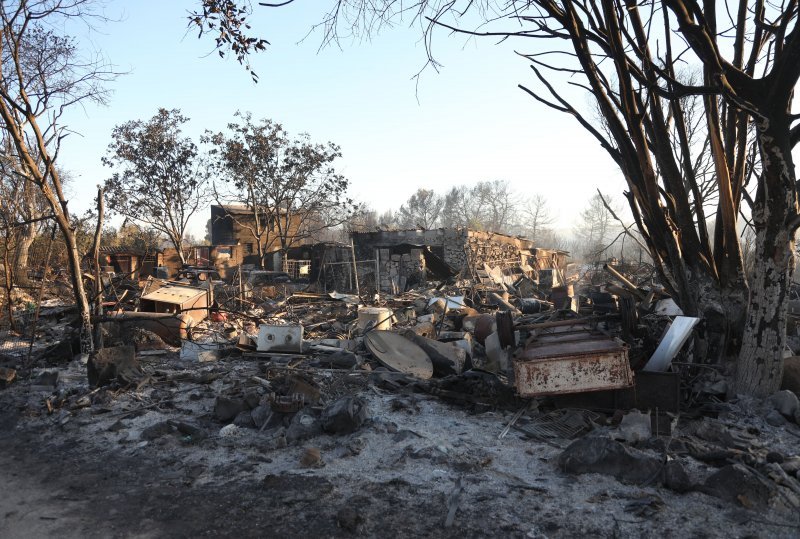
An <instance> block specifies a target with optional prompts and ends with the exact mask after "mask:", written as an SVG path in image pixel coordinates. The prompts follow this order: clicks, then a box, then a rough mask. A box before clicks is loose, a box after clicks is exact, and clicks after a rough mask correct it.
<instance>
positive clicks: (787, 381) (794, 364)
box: [781, 356, 800, 395]
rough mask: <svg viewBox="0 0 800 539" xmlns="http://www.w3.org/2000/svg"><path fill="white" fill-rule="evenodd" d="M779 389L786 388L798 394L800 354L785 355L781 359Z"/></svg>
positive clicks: (799, 391) (799, 389) (799, 386)
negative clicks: (781, 375)
mask: <svg viewBox="0 0 800 539" xmlns="http://www.w3.org/2000/svg"><path fill="white" fill-rule="evenodd" d="M781 389H788V390H789V391H792V392H793V393H794V394H795V395H800V356H792V357H787V358H786V359H784V360H783V382H782V383H781Z"/></svg>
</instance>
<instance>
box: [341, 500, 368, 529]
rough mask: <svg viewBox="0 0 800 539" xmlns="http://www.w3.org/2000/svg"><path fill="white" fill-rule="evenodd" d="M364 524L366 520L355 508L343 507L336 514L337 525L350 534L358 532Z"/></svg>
mask: <svg viewBox="0 0 800 539" xmlns="http://www.w3.org/2000/svg"><path fill="white" fill-rule="evenodd" d="M363 523H364V518H363V517H362V516H361V513H359V512H358V511H357V510H356V509H354V508H353V507H350V506H348V507H342V508H341V509H339V511H338V512H337V513H336V525H337V526H338V527H340V528H342V529H344V530H347V531H349V532H355V531H357V530H358V527H359V525H361V524H363Z"/></svg>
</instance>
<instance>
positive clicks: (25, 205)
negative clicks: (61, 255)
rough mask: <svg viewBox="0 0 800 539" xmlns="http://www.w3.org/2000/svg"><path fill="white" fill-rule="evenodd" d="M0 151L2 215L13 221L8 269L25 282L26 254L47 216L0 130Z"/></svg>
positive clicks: (16, 280) (18, 281) (19, 282)
mask: <svg viewBox="0 0 800 539" xmlns="http://www.w3.org/2000/svg"><path fill="white" fill-rule="evenodd" d="M0 138H2V142H0V145H2V148H3V150H2V153H1V154H0V184H2V187H1V189H2V191H3V195H2V196H3V199H4V200H5V204H4V206H5V207H4V211H5V212H9V211H13V215H11V214H8V213H7V214H6V218H7V219H8V220H10V221H12V222H13V230H10V231H9V233H11V234H12V236H13V238H14V242H13V243H14V250H13V253H11V259H12V262H11V266H10V267H9V270H10V271H11V274H12V275H13V277H12V279H13V282H14V283H15V284H17V285H21V286H27V285H28V284H29V283H28V272H27V268H28V256H29V253H30V248H31V246H32V245H33V242H34V240H35V239H36V236H37V234H38V233H39V231H40V230H41V229H42V227H43V226H44V225H45V222H46V221H47V220H48V219H47V218H48V211H47V207H46V206H47V203H46V201H45V199H44V197H43V196H42V193H41V191H40V190H39V189H37V188H36V186H35V185H34V184H33V182H31V181H30V180H29V178H28V177H27V175H26V173H25V170H24V169H23V167H22V164H21V162H20V160H19V158H18V157H17V155H16V153H15V151H14V147H13V144H12V143H11V139H10V138H9V137H8V136H5V133H2V134H0Z"/></svg>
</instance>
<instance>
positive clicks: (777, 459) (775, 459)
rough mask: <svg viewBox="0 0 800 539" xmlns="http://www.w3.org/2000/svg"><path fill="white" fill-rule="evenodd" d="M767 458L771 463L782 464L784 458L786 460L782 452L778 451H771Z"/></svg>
mask: <svg viewBox="0 0 800 539" xmlns="http://www.w3.org/2000/svg"><path fill="white" fill-rule="evenodd" d="M766 458H767V462H768V463H770V464H772V463H777V464H781V463H782V462H783V461H784V460H786V458H785V457H784V456H783V455H782V454H780V453H778V452H777V451H770V452H769V453H767V457H766Z"/></svg>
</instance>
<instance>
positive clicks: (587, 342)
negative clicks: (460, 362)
mask: <svg viewBox="0 0 800 539" xmlns="http://www.w3.org/2000/svg"><path fill="white" fill-rule="evenodd" d="M514 377H515V384H516V388H517V393H519V395H520V396H522V397H538V396H543V395H556V394H562V393H582V392H588V391H600V390H604V389H619V388H625V387H630V386H632V385H633V373H632V372H631V368H630V363H629V361H628V347H627V346H626V345H625V344H623V343H620V342H618V341H616V340H614V339H611V338H609V337H606V336H605V335H603V334H601V333H593V332H591V331H588V330H581V331H572V332H562V333H556V334H550V335H543V336H540V337H538V338H537V340H535V341H534V342H533V343H531V344H530V345H528V347H527V348H526V349H525V350H524V351H523V352H522V353H521V354H519V356H518V357H517V358H515V359H514Z"/></svg>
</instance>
